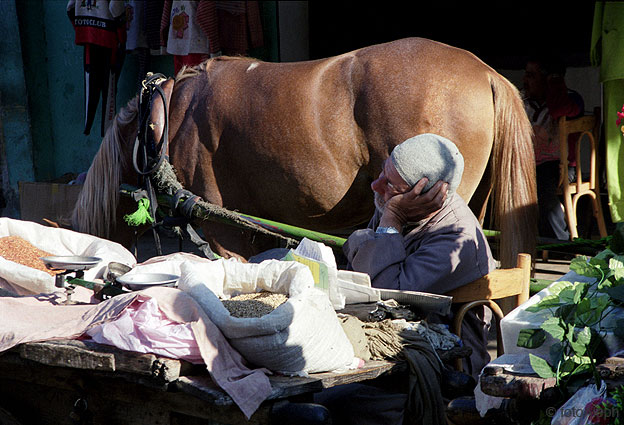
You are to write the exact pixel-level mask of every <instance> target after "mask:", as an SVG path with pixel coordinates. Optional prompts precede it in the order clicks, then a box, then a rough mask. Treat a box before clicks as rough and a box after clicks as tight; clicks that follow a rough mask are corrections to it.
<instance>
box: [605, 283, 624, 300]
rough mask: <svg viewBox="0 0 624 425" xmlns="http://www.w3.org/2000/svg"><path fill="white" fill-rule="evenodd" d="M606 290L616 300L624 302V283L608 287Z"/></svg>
mask: <svg viewBox="0 0 624 425" xmlns="http://www.w3.org/2000/svg"><path fill="white" fill-rule="evenodd" d="M605 292H606V293H607V294H609V296H610V297H611V298H613V299H614V300H616V301H619V302H624V285H620V286H614V287H611V288H606V289H605Z"/></svg>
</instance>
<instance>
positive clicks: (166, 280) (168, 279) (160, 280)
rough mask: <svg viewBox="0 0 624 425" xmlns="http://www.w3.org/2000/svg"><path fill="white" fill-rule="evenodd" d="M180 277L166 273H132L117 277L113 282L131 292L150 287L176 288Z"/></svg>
mask: <svg viewBox="0 0 624 425" xmlns="http://www.w3.org/2000/svg"><path fill="white" fill-rule="evenodd" d="M179 278H180V276H178V275H175V274H166V273H133V274H126V275H123V276H119V277H118V278H116V279H115V280H116V281H117V282H119V283H121V284H122V285H123V286H125V287H126V288H128V289H130V290H132V291H140V290H141V289H146V288H150V287H152V286H176V283H177V282H178V279H179Z"/></svg>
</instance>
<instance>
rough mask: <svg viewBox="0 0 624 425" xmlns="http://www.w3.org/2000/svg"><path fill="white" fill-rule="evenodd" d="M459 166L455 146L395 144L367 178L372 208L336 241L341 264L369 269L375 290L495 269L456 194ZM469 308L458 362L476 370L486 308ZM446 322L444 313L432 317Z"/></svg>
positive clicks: (459, 280) (484, 357)
mask: <svg viewBox="0 0 624 425" xmlns="http://www.w3.org/2000/svg"><path fill="white" fill-rule="evenodd" d="M463 170H464V159H463V156H462V155H461V153H460V152H459V150H458V149H457V146H456V145H455V144H454V143H453V142H452V141H450V140H448V139H446V138H444V137H441V136H439V135H436V134H421V135H418V136H415V137H412V138H410V139H407V140H406V141H404V142H403V143H401V144H399V145H398V146H396V147H395V148H394V150H393V151H392V153H391V154H390V157H389V158H388V159H387V160H386V161H385V163H384V165H383V170H382V172H381V174H380V175H379V178H378V179H377V180H375V181H374V182H373V183H372V184H371V188H372V190H373V191H374V192H375V207H376V212H375V214H374V216H373V218H372V219H371V221H370V223H369V225H368V228H367V229H361V230H356V231H355V232H353V233H352V234H351V235H350V236H349V238H348V239H347V242H346V243H345V245H344V247H343V251H344V253H345V255H346V257H347V260H348V265H347V268H349V269H351V270H354V271H357V272H363V273H368V275H369V276H370V278H371V282H372V285H373V286H374V287H377V288H387V289H400V290H410V291H420V292H429V293H436V294H445V293H447V292H449V291H451V290H453V289H456V288H458V287H460V286H463V285H465V284H467V283H470V282H472V281H474V280H476V279H479V278H480V277H483V276H484V275H486V274H488V273H489V272H490V271H492V270H494V269H495V268H496V262H495V261H494V258H493V257H492V252H491V251H490V246H489V245H488V242H487V240H486V237H485V235H484V234H483V231H482V229H481V226H480V225H479V222H478V220H477V218H476V217H475V216H474V214H473V213H472V211H471V210H470V208H469V207H468V206H467V205H466V203H465V202H464V200H463V199H462V198H461V197H460V196H459V195H458V194H457V193H456V189H457V187H458V186H459V183H460V182H461V178H462V174H463ZM475 310H478V309H473V310H471V312H469V313H468V315H467V316H466V318H465V320H464V325H463V327H462V340H463V341H464V343H465V344H466V345H468V346H470V347H471V348H472V350H473V354H472V356H471V358H470V362H469V364H468V365H467V367H466V368H465V370H466V371H467V373H468V374H470V375H473V376H475V377H476V376H477V375H478V374H479V372H480V371H481V369H482V368H483V366H485V365H486V364H487V363H488V362H489V360H490V356H489V354H488V352H487V348H486V347H487V330H488V328H489V322H490V320H491V312H490V311H489V309H487V308H486V307H482V308H481V309H480V310H478V311H477V312H476V313H475ZM433 320H435V321H441V322H445V323H450V320H451V317H449V316H447V317H438V318H433Z"/></svg>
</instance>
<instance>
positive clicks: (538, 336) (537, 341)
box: [516, 329, 546, 348]
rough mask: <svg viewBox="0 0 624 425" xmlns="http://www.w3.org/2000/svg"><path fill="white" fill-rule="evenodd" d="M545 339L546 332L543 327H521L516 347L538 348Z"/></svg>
mask: <svg viewBox="0 0 624 425" xmlns="http://www.w3.org/2000/svg"><path fill="white" fill-rule="evenodd" d="M545 340H546V333H545V332H544V330H543V329H521V330H520V333H518V342H517V343H516V345H517V346H518V347H524V348H538V347H541V346H542V344H543V343H544V341H545Z"/></svg>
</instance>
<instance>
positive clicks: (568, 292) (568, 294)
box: [559, 288, 576, 304]
mask: <svg viewBox="0 0 624 425" xmlns="http://www.w3.org/2000/svg"><path fill="white" fill-rule="evenodd" d="M575 295H576V291H575V290H574V289H573V288H566V289H564V290H563V291H561V292H560V293H559V300H560V301H561V302H562V303H565V304H576V302H575V301H574V297H575Z"/></svg>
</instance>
